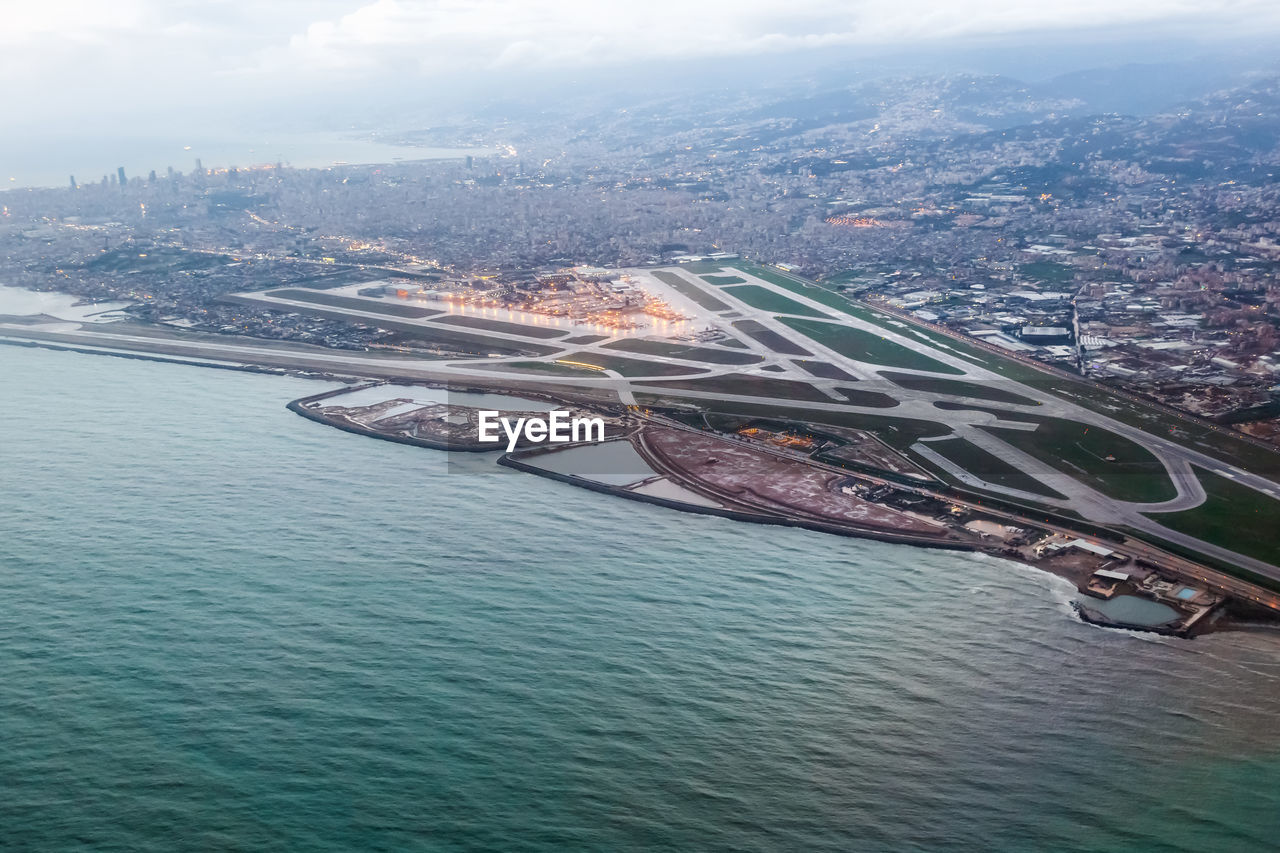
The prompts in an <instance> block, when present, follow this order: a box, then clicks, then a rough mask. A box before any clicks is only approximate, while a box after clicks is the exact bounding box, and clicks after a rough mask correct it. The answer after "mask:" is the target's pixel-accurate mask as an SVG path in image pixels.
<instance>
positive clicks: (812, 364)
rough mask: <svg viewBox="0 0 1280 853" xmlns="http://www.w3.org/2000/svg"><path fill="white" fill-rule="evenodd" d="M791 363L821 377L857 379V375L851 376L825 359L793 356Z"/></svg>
mask: <svg viewBox="0 0 1280 853" xmlns="http://www.w3.org/2000/svg"><path fill="white" fill-rule="evenodd" d="M791 363H792V364H794V365H796V366H797V367H799V368H800V369H801V370H804V371H805V372H806V373H809V374H810V375H812V376H816V377H818V378H819V379H848V380H850V381H855V382H856V381H857V377H856V376H851V375H849V374H848V373H846V372H845V371H843V370H841V369H840V368H838V367H836V366H835V365H834V364H829V363H827V362H825V361H811V360H809V359H804V358H793V359H791Z"/></svg>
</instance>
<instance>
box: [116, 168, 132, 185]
mask: <svg viewBox="0 0 1280 853" xmlns="http://www.w3.org/2000/svg"><path fill="white" fill-rule="evenodd" d="M116 177H117V178H119V180H120V186H122V187H123V186H124V185H125V184H127V183H129V179H128V178H126V177H125V176H124V166H117V167H116Z"/></svg>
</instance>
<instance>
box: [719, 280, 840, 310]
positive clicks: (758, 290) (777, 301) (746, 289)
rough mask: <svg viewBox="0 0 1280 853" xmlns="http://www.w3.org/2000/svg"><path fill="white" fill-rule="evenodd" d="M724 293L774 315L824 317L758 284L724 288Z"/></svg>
mask: <svg viewBox="0 0 1280 853" xmlns="http://www.w3.org/2000/svg"><path fill="white" fill-rule="evenodd" d="M724 292H725V293H728V294H729V295H730V296H733V297H735V298H737V299H741V300H742V301H743V302H745V303H747V304H748V305H750V306H751V307H752V308H759V309H760V310H761V311H769V312H772V313H775V314H798V315H800V316H801V317H825V316H826V315H825V314H823V313H822V312H821V311H815V310H814V309H812V308H809V307H808V306H805V305H801V304H800V303H799V302H796V301H795V300H794V299H788V298H787V297H785V296H783V295H782V294H780V293H774V292H773V291H772V290H766V289H765V288H763V287H761V286H760V285H758V284H739V285H734V286H732V287H726V288H725V289H724Z"/></svg>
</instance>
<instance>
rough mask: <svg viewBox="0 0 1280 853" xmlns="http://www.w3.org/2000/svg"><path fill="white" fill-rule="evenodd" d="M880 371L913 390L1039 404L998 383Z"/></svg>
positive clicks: (994, 400) (996, 400)
mask: <svg viewBox="0 0 1280 853" xmlns="http://www.w3.org/2000/svg"><path fill="white" fill-rule="evenodd" d="M878 372H879V374H880V375H881V376H883V377H884V378H885V379H888V380H889V381H890V382H892V383H893V384H895V385H901V386H902V387H903V388H909V389H911V390H913V391H932V392H934V393H936V394H955V395H956V396H959V397H974V398H977V399H979V400H991V401H992V402H996V403H1015V404H1019V405H1023V406H1038V405H1039V403H1037V402H1036V401H1035V400H1032V399H1030V398H1028V397H1023V396H1020V395H1018V394H1015V393H1013V392H1012V391H1009V390H1006V389H1004V388H1000V387H998V385H996V384H986V385H984V384H982V383H979V382H966V381H964V380H962V379H942V378H936V379H935V378H934V377H932V376H915V375H913V374H910V373H894V372H893V371H891V370H881V371H878ZM1010 384H1012V383H1010ZM1015 387H1016V386H1015Z"/></svg>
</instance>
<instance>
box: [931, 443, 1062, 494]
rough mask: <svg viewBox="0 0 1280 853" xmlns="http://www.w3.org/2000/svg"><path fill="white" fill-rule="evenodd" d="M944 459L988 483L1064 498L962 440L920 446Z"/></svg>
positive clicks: (1001, 460) (1027, 475) (1011, 466)
mask: <svg viewBox="0 0 1280 853" xmlns="http://www.w3.org/2000/svg"><path fill="white" fill-rule="evenodd" d="M922 446H924V447H928V448H929V449H930V450H933V451H934V452H935V453H937V454H938V455H940V456H943V457H946V458H947V459H949V460H951V461H952V462H954V463H956V464H957V465H959V466H960V467H961V468H963V469H964V470H966V471H968V472H969V473H970V474H973V475H974V476H975V477H981V478H982V479H983V480H986V481H987V482H988V483H995V484H996V485H998V486H1006V487H1008V488H1010V489H1020V490H1022V491H1024V492H1033V493H1035V494H1037V495H1044V496H1045V497H1049V498H1062V497H1065V496H1064V495H1061V494H1058V492H1056V491H1054V490H1053V489H1051V488H1049V487H1048V486H1046V485H1045V484H1044V483H1041V482H1040V481H1039V480H1037V479H1036V478H1035V477H1032V476H1031V475H1030V474H1028V473H1026V472H1025V471H1023V470H1021V469H1019V468H1017V467H1015V466H1013V465H1011V464H1010V463H1008V462H1006V461H1005V460H1003V459H1001V458H1000V457H999V456H995V455H994V454H991V453H988V452H987V451H985V450H983V449H982V448H981V447H978V446H977V445H976V444H974V443H972V442H970V441H968V440H966V439H963V438H944V439H942V440H941V441H930V442H928V443H927V444H924V445H922Z"/></svg>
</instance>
